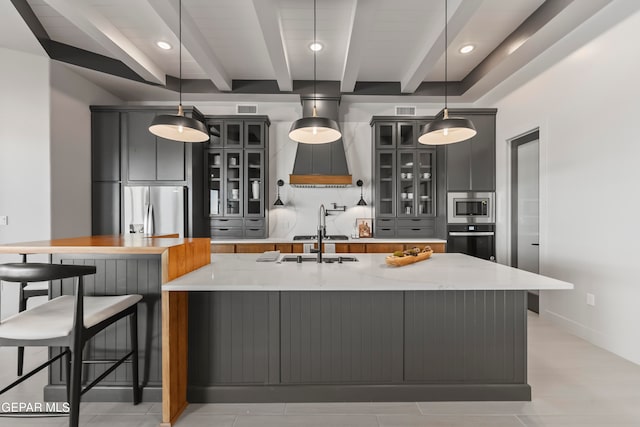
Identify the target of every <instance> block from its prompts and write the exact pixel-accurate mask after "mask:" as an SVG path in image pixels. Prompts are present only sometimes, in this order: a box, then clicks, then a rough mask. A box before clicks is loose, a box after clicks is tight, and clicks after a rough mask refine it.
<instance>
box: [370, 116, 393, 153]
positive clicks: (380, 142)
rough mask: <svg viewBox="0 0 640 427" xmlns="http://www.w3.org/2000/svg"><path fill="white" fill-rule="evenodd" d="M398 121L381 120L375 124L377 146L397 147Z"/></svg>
mask: <svg viewBox="0 0 640 427" xmlns="http://www.w3.org/2000/svg"><path fill="white" fill-rule="evenodd" d="M396 128H397V127H396V123H395V122H381V123H376V124H375V125H374V129H375V141H376V147H377V148H395V146H396Z"/></svg>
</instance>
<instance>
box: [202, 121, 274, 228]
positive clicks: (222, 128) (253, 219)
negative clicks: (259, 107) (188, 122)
mask: <svg viewBox="0 0 640 427" xmlns="http://www.w3.org/2000/svg"><path fill="white" fill-rule="evenodd" d="M269 124H270V122H269V119H268V118H267V117H266V116H252V117H251V118H248V117H247V118H244V117H243V116H210V117H208V118H207V126H208V127H209V130H210V132H212V135H211V137H210V141H209V145H208V150H207V155H206V156H205V159H206V168H207V169H206V170H207V173H208V176H207V190H208V191H207V194H206V199H207V200H208V203H207V204H206V211H205V215H206V216H207V217H208V218H209V221H210V231H211V237H212V238H213V239H225V238H226V239H233V238H264V237H267V234H268V224H267V207H268V200H269V199H268V198H269V194H268V191H267V189H268V186H267V185H266V180H267V178H268V176H269V174H268V170H267V164H266V159H267V156H268V154H267V147H268V135H269V132H268V128H269Z"/></svg>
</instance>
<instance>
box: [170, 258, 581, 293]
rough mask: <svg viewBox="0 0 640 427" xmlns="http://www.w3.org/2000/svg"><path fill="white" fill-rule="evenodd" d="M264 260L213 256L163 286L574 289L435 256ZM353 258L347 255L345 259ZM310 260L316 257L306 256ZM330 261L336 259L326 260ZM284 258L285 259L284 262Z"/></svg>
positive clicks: (549, 280)
mask: <svg viewBox="0 0 640 427" xmlns="http://www.w3.org/2000/svg"><path fill="white" fill-rule="evenodd" d="M259 255H261V254H214V255H212V257H211V259H212V263H211V264H209V265H206V266H204V267H202V268H200V269H198V270H195V271H193V272H191V273H188V274H186V275H184V276H182V277H179V278H178V279H175V280H172V281H170V282H167V283H165V284H164V285H162V290H163V291H389V290H398V291H400V290H525V289H573V285H572V284H571V283H567V282H563V281H560V280H556V279H552V278H549V277H545V276H541V275H538V274H533V273H529V272H527V271H524V270H518V269H515V268H512V267H507V266H504V265H501V264H497V263H494V262H490V261H485V260H482V259H479V258H474V257H470V256H467V255H462V254H433V255H432V257H431V258H430V259H428V260H425V261H421V262H417V263H415V264H411V265H408V266H404V267H390V266H387V265H386V264H385V256H386V254H353V256H355V257H356V258H357V259H358V260H359V262H345V263H342V264H338V263H332V264H326V263H323V264H318V263H316V262H303V263H296V262H282V263H280V262H256V259H257V258H258V256H259ZM341 255H342V256H348V254H341ZM305 256H313V255H310V254H306V255H305ZM327 256H334V257H335V256H337V255H335V254H327ZM281 257H282V256H281Z"/></svg>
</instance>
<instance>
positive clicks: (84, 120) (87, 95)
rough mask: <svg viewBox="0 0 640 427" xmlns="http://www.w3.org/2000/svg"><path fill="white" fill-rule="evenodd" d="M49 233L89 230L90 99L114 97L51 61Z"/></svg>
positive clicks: (103, 100) (115, 100) (98, 100)
mask: <svg viewBox="0 0 640 427" xmlns="http://www.w3.org/2000/svg"><path fill="white" fill-rule="evenodd" d="M50 80H51V114H50V117H51V194H52V195H53V197H52V199H51V237H52V238H54V239H57V238H63V237H76V236H88V235H90V234H91V111H90V110H89V106H90V105H94V104H96V105H100V104H102V105H105V104H111V105H118V104H121V103H122V100H120V99H119V98H116V97H115V96H113V95H111V94H110V93H108V92H106V91H105V90H103V89H101V88H99V87H98V86H96V85H95V84H93V83H91V82H89V81H88V80H86V79H85V78H84V77H81V76H80V75H78V74H77V73H74V72H73V71H72V70H71V69H70V68H69V67H67V66H65V65H62V64H61V63H59V62H56V61H50Z"/></svg>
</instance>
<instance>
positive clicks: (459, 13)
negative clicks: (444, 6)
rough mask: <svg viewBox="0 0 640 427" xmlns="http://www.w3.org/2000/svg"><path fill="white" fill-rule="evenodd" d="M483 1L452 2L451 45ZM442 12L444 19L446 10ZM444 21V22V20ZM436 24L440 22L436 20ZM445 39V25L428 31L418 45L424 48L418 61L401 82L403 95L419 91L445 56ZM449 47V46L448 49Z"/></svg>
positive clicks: (450, 10)
mask: <svg viewBox="0 0 640 427" xmlns="http://www.w3.org/2000/svg"><path fill="white" fill-rule="evenodd" d="M483 1H484V0H474V1H462V0H455V1H451V2H450V4H449V20H448V23H447V27H448V29H447V30H448V39H449V44H451V42H452V41H453V40H454V39H455V38H456V36H457V35H458V34H459V33H460V31H461V30H462V29H463V28H464V27H465V25H466V24H467V23H468V22H469V20H470V19H471V17H473V15H474V13H475V12H476V10H478V8H479V7H480V5H481V4H482V2H483ZM440 11H441V13H442V16H443V17H444V10H440ZM442 21H444V19H443V20H442ZM436 22H440V21H439V20H436ZM443 24H444V22H443ZM444 39H445V28H444V25H442V26H440V27H434V28H433V29H432V30H431V31H428V32H427V33H426V35H425V38H424V40H422V42H421V43H419V44H417V45H418V46H422V48H421V51H420V52H418V53H417V55H416V60H415V61H414V62H413V64H411V67H409V70H408V71H407V73H406V74H405V75H404V77H403V78H402V80H401V81H400V88H401V90H402V93H413V92H415V91H416V90H417V89H418V87H419V86H420V84H421V83H422V82H423V80H424V79H425V78H426V76H427V75H428V74H429V72H430V71H431V69H432V68H433V67H434V66H435V65H436V64H437V62H438V60H439V59H440V58H441V57H442V56H443V55H444ZM448 47H449V46H447V48H448Z"/></svg>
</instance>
